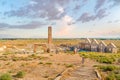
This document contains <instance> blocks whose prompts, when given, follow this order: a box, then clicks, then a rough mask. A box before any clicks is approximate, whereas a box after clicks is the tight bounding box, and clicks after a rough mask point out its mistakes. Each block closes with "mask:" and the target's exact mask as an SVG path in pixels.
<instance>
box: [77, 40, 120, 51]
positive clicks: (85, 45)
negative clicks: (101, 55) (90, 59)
mask: <svg viewBox="0 0 120 80" xmlns="http://www.w3.org/2000/svg"><path fill="white" fill-rule="evenodd" d="M79 47H80V49H82V50H86V51H93V52H108V53H117V50H118V49H117V47H116V46H115V45H114V44H113V43H110V44H108V45H106V44H105V43H104V42H103V41H101V42H100V43H99V42H98V41H97V40H96V39H93V40H90V39H88V38H87V39H85V41H84V42H80V43H79Z"/></svg>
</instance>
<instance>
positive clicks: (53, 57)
mask: <svg viewBox="0 0 120 80" xmlns="http://www.w3.org/2000/svg"><path fill="white" fill-rule="evenodd" d="M86 63H87V62H86ZM89 63H90V62H89ZM76 66H81V57H80V56H79V54H65V53H60V54H52V53H50V54H49V53H44V54H9V55H0V74H2V73H6V72H8V73H10V74H11V75H12V76H13V80H53V79H55V77H56V76H57V75H58V74H60V73H62V72H63V71H65V70H66V69H67V68H72V69H75V68H76ZM88 66H89V65H88ZM18 71H24V72H25V74H26V75H25V76H24V77H23V78H22V79H19V78H16V77H14V75H15V74H16V73H17V72H18ZM86 73H87V72H86ZM88 74H89V73H88ZM91 77H92V76H91Z"/></svg>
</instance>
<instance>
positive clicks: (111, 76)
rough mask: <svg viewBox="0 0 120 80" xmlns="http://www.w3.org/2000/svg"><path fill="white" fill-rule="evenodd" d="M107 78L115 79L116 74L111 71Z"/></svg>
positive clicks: (109, 79)
mask: <svg viewBox="0 0 120 80" xmlns="http://www.w3.org/2000/svg"><path fill="white" fill-rule="evenodd" d="M106 80H115V74H114V73H110V74H109V75H108V76H107V77H106Z"/></svg>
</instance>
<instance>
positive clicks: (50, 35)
mask: <svg viewBox="0 0 120 80" xmlns="http://www.w3.org/2000/svg"><path fill="white" fill-rule="evenodd" d="M48 44H49V45H50V44H52V27H51V26H49V27H48Z"/></svg>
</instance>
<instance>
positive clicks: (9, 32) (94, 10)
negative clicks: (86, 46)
mask: <svg viewBox="0 0 120 80" xmlns="http://www.w3.org/2000/svg"><path fill="white" fill-rule="evenodd" d="M48 26H52V29H53V32H52V33H53V37H54V38H120V0H0V38H47V34H48V32H47V31H48V30H47V28H48Z"/></svg>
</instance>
